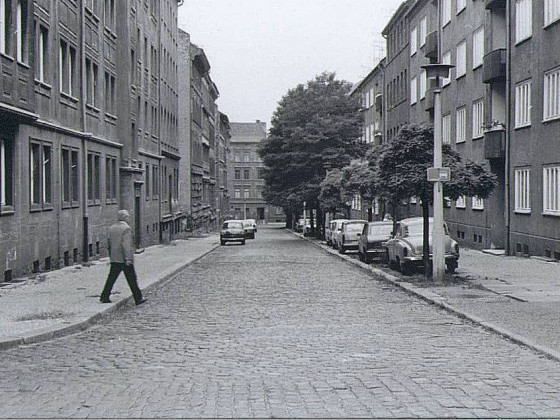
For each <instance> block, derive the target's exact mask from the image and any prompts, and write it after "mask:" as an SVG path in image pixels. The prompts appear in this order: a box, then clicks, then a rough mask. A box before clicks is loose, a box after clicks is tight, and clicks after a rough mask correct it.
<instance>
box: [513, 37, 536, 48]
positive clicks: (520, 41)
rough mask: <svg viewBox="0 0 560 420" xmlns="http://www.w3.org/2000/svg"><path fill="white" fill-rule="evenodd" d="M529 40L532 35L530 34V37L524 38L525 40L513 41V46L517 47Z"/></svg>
mask: <svg viewBox="0 0 560 420" xmlns="http://www.w3.org/2000/svg"><path fill="white" fill-rule="evenodd" d="M531 38H533V34H531V35H529V36H526V37H525V38H523V39H520V40H519V41H515V44H514V45H515V46H516V47H518V46H519V45H521V44H523V43H525V42H526V41H528V40H530V39H531Z"/></svg>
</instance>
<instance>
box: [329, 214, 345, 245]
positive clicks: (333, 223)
mask: <svg viewBox="0 0 560 420" xmlns="http://www.w3.org/2000/svg"><path fill="white" fill-rule="evenodd" d="M345 220H346V219H333V220H331V221H330V222H328V223H327V224H325V240H326V241H327V245H329V246H332V235H333V232H335V231H336V224H337V222H344V221H345Z"/></svg>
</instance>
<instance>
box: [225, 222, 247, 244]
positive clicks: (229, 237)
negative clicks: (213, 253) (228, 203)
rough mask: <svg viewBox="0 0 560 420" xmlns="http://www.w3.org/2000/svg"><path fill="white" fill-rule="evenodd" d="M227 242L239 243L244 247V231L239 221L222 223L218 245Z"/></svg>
mask: <svg viewBox="0 0 560 420" xmlns="http://www.w3.org/2000/svg"><path fill="white" fill-rule="evenodd" d="M227 242H241V245H245V229H244V228H243V222H242V221H241V220H226V221H225V222H224V223H222V229H221V230H220V243H221V244H222V245H225V244H226V243H227Z"/></svg>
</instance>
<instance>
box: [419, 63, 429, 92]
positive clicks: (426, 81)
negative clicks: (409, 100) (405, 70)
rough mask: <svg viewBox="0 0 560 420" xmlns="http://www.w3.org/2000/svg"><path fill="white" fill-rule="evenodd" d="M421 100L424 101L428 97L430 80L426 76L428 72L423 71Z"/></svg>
mask: <svg viewBox="0 0 560 420" xmlns="http://www.w3.org/2000/svg"><path fill="white" fill-rule="evenodd" d="M419 77H420V81H419V82H420V99H424V98H425V97H426V90H427V85H428V78H427V76H426V70H424V69H422V70H421V71H420V76H419Z"/></svg>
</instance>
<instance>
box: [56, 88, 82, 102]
mask: <svg viewBox="0 0 560 420" xmlns="http://www.w3.org/2000/svg"><path fill="white" fill-rule="evenodd" d="M60 97H61V99H65V100H67V101H70V102H72V103H73V104H77V103H78V102H79V101H80V100H79V99H78V98H76V97H74V96H72V95H71V94H69V93H66V92H62V91H61V92H60ZM64 103H65V102H64Z"/></svg>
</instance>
